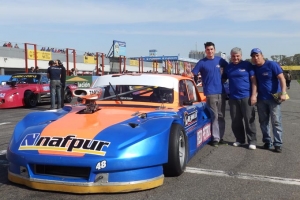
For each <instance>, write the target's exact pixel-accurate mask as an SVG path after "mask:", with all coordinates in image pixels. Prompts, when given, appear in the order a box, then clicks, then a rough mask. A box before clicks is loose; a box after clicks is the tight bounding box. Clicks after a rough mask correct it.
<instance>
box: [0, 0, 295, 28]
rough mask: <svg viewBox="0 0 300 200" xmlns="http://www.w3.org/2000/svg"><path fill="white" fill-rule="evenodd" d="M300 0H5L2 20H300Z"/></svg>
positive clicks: (116, 22)
mask: <svg viewBox="0 0 300 200" xmlns="http://www.w3.org/2000/svg"><path fill="white" fill-rule="evenodd" d="M299 8H300V2H298V1H293V0H290V1H278V0H273V1H263V0H251V1H250V0H223V1H220V0H151V1H141V0H140V1H134V0H126V1H122V0H110V1H107V0H85V1H82V0H72V1H68V0H51V1H49V0H47V1H46V0H31V1H27V0H14V1H11V0H2V1H1V7H0V19H1V21H0V24H50V23H51V24H65V23H68V24H132V23H147V22H161V23H176V22H193V21H198V20H210V19H211V18H212V17H217V18H220V19H222V18H223V19H230V20H233V21H260V20H272V19H280V20H288V21H297V22H299V21H300V12H299Z"/></svg>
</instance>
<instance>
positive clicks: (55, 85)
mask: <svg viewBox="0 0 300 200" xmlns="http://www.w3.org/2000/svg"><path fill="white" fill-rule="evenodd" d="M50 95H51V108H52V109H54V107H55V96H56V95H57V108H58V109H59V108H61V82H60V80H51V81H50Z"/></svg>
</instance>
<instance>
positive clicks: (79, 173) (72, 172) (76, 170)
mask: <svg viewBox="0 0 300 200" xmlns="http://www.w3.org/2000/svg"><path fill="white" fill-rule="evenodd" d="M34 171H35V174H42V175H54V176H67V177H76V178H84V179H86V180H88V179H89V175H90V171H91V168H90V167H70V166H56V165H35V167H34Z"/></svg>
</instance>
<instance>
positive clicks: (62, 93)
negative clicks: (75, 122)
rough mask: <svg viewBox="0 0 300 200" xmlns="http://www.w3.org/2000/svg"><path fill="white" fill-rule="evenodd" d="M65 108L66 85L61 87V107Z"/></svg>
mask: <svg viewBox="0 0 300 200" xmlns="http://www.w3.org/2000/svg"><path fill="white" fill-rule="evenodd" d="M64 106H65V84H62V87H61V107H62V108H63V107H64Z"/></svg>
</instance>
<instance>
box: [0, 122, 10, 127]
mask: <svg viewBox="0 0 300 200" xmlns="http://www.w3.org/2000/svg"><path fill="white" fill-rule="evenodd" d="M10 123H11V122H2V123H0V126H2V125H5V124H10Z"/></svg>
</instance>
